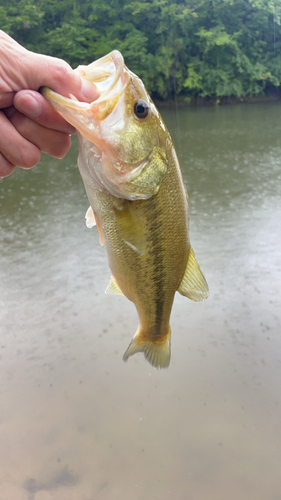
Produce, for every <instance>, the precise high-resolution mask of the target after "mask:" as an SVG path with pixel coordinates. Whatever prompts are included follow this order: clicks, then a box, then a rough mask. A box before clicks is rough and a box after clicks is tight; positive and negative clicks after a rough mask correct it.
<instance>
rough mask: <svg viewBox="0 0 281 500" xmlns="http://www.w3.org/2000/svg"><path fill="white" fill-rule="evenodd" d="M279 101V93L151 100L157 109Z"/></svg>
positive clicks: (280, 95)
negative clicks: (241, 96)
mask: <svg viewBox="0 0 281 500" xmlns="http://www.w3.org/2000/svg"><path fill="white" fill-rule="evenodd" d="M280 100H281V93H280V94H279V93H278V94H277V93H275V94H270V95H257V96H253V97H244V98H241V99H239V98H237V97H229V96H225V97H220V98H216V97H205V98H197V99H196V98H191V99H190V101H183V100H181V99H180V97H177V99H167V100H161V99H157V98H153V102H154V103H155V105H156V106H157V107H159V108H168V107H170V106H174V105H175V102H177V105H178V106H179V107H196V106H200V107H206V106H228V105H231V106H233V105H237V104H245V103H246V104H253V103H259V102H260V103H265V102H276V101H280Z"/></svg>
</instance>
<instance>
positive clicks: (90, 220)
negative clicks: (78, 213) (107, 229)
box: [85, 205, 96, 228]
mask: <svg viewBox="0 0 281 500" xmlns="http://www.w3.org/2000/svg"><path fill="white" fill-rule="evenodd" d="M85 219H86V226H87V227H89V228H91V227H94V226H95V225H96V218H95V214H94V212H93V209H92V207H91V205H90V206H89V208H88V210H87V212H86V215H85Z"/></svg>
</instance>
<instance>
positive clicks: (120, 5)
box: [0, 0, 281, 100]
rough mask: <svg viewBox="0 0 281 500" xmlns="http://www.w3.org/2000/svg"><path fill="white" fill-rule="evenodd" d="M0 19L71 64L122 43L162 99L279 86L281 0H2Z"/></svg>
mask: <svg viewBox="0 0 281 500" xmlns="http://www.w3.org/2000/svg"><path fill="white" fill-rule="evenodd" d="M0 26H1V28H2V29H3V30H4V31H6V32H7V33H9V34H10V35H11V36H13V37H14V38H15V39H16V40H17V41H18V42H19V43H21V44H22V45H24V46H26V47H27V48H28V49H31V50H34V51H36V52H42V53H46V54H50V55H53V56H57V57H61V58H63V59H65V60H67V61H68V62H69V63H70V64H71V65H72V66H73V67H75V66H77V65H78V64H88V63H89V62H91V61H92V60H94V59H96V58H98V57H100V56H102V55H104V54H106V53H107V52H109V51H111V50H113V49H118V50H120V51H121V52H122V53H123V55H124V57H125V60H126V63H127V65H128V67H130V69H131V70H132V71H134V72H136V73H137V74H138V75H139V76H140V77H141V78H142V79H143V80H144V82H145V84H146V86H147V88H148V90H149V91H150V92H152V93H153V94H154V96H157V97H160V98H163V99H165V98H167V97H171V96H172V95H173V94H178V95H179V96H181V97H182V98H183V99H185V100H188V99H190V98H191V97H194V98H196V97H214V98H220V97H223V96H234V97H237V98H244V97H246V96H253V95H257V94H261V93H264V92H272V91H273V90H274V88H278V87H280V82H281V51H280V49H281V0H106V1H105V2H101V1H100V0H9V2H7V0H0Z"/></svg>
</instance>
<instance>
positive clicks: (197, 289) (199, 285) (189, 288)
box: [178, 247, 209, 302]
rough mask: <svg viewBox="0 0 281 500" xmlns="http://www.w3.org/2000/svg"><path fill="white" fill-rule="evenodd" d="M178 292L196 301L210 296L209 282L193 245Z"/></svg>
mask: <svg viewBox="0 0 281 500" xmlns="http://www.w3.org/2000/svg"><path fill="white" fill-rule="evenodd" d="M178 292H179V293H180V294H181V295H185V297H188V298H189V299H191V300H194V301H195V302H200V301H201V300H205V299H207V298H208V296H209V287H208V284H207V282H206V280H205V278H204V276H203V273H202V271H201V269H200V267H199V264H198V262H197V260H196V257H195V254H194V251H193V248H192V247H190V250H189V255H188V260H187V266H186V269H185V273H184V277H183V279H182V281H181V283H180V286H179V288H178Z"/></svg>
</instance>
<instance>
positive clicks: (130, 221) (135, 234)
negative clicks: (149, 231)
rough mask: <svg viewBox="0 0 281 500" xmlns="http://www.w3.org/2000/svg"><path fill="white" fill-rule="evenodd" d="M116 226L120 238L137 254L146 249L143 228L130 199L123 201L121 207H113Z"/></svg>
mask: <svg viewBox="0 0 281 500" xmlns="http://www.w3.org/2000/svg"><path fill="white" fill-rule="evenodd" d="M115 215H116V222H117V226H118V228H119V230H120V232H121V238H122V240H123V241H124V243H126V245H128V246H129V247H131V248H132V249H133V250H135V251H136V252H137V253H138V254H139V255H144V254H145V251H146V238H145V234H144V229H143V227H142V225H141V223H140V221H139V219H138V218H137V216H136V214H135V211H134V209H133V207H132V204H131V202H130V201H125V202H124V203H123V206H122V209H120V208H116V209H115Z"/></svg>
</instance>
